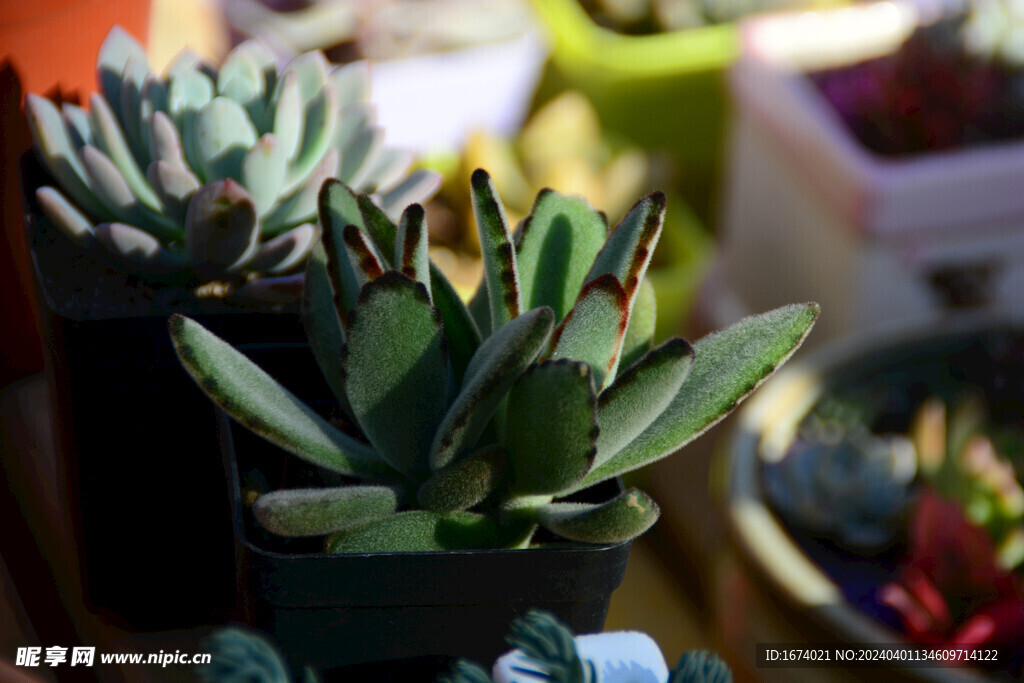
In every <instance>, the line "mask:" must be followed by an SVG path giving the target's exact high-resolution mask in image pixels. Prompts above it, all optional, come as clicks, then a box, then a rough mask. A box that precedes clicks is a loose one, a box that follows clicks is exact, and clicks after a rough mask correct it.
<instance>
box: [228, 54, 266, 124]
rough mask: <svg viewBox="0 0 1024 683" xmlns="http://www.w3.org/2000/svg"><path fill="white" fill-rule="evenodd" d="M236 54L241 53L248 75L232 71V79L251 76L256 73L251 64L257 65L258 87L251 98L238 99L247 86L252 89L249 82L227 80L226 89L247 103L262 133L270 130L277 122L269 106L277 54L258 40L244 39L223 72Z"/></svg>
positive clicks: (240, 67)
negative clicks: (243, 83)
mask: <svg viewBox="0 0 1024 683" xmlns="http://www.w3.org/2000/svg"><path fill="white" fill-rule="evenodd" d="M234 55H238V56H239V58H241V59H243V60H244V62H245V65H244V66H243V65H239V66H238V67H237V68H238V69H239V70H240V71H243V72H245V76H241V75H240V74H237V73H236V74H229V76H230V78H229V79H228V80H229V81H237V80H238V79H239V78H242V79H244V80H249V79H251V78H252V74H251V72H250V71H249V69H250V68H253V67H255V69H256V71H257V73H258V76H257V78H258V80H257V82H256V83H257V85H256V88H255V91H254V93H253V94H252V95H250V96H249V99H248V100H246V101H245V102H241V101H240V100H238V98H239V97H242V96H243V95H242V92H243V89H245V90H248V86H245V85H241V84H238V83H227V84H225V89H226V90H230V91H231V92H232V93H234V95H232V97H233V99H235V100H236V101H239V103H240V104H243V106H245V108H246V111H248V112H249V116H250V117H251V118H252V121H253V124H255V126H256V129H257V130H259V131H260V133H266V132H268V131H269V130H270V126H271V124H272V123H273V122H272V121H271V117H272V116H273V111H271V110H269V109H268V106H267V93H270V92H273V91H274V89H275V87H276V85H277V62H276V59H275V57H274V54H273V53H272V52H271V51H270V50H269V49H268V48H267V47H266V46H265V45H263V43H261V42H260V41H258V40H247V41H245V42H244V43H241V44H240V45H238V46H237V47H236V48H235V49H234V50H232V51H231V53H230V54H229V55H228V58H227V59H226V60H225V65H224V66H222V67H221V71H220V72H221V73H222V74H223V73H224V70H225V67H226V66H227V62H228V61H230V60H231V59H232V57H233V56H234Z"/></svg>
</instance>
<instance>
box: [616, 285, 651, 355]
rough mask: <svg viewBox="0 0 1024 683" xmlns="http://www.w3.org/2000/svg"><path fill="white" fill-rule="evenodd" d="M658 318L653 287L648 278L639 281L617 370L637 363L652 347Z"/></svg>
mask: <svg viewBox="0 0 1024 683" xmlns="http://www.w3.org/2000/svg"><path fill="white" fill-rule="evenodd" d="M657 318H658V302H657V300H656V299H655V296H654V285H652V284H651V279H650V278H649V277H644V279H642V280H641V281H640V288H639V289H638V290H637V293H636V298H634V299H633V310H632V311H631V312H630V314H629V325H628V326H627V327H626V336H625V337H624V338H623V339H622V355H621V358H620V360H619V370H620V371H621V370H622V369H623V368H628V367H629V366H631V365H632V364H633V363H635V362H637V361H638V360H640V359H641V358H643V356H644V355H645V354H646V353H647V352H648V351H650V350H651V347H653V346H654V327H655V324H656V323H657Z"/></svg>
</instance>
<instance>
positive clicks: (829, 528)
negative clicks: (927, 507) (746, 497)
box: [763, 427, 917, 552]
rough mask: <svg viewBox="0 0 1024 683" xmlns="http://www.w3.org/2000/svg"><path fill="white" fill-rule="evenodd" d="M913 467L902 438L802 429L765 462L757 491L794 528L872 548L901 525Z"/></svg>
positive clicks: (908, 445)
mask: <svg viewBox="0 0 1024 683" xmlns="http://www.w3.org/2000/svg"><path fill="white" fill-rule="evenodd" d="M916 465H917V461H916V457H915V453H914V446H913V444H912V443H911V442H910V440H909V439H908V438H906V437H904V436H900V435H892V434H886V435H880V436H879V435H875V434H871V433H870V432H868V430H867V429H866V428H863V427H862V428H860V429H851V430H828V431H826V430H818V431H815V430H808V429H806V428H805V429H803V430H802V434H801V437H800V438H799V439H797V440H796V441H795V442H794V443H793V444H792V445H791V446H790V448H789V449H788V451H787V452H786V454H785V457H783V458H782V459H781V460H779V461H778V462H772V463H768V464H766V465H765V467H764V470H763V476H764V489H765V494H766V496H767V497H768V500H770V501H771V503H772V505H773V507H774V508H775V509H776V510H777V511H778V512H779V514H780V515H781V516H782V517H783V518H785V519H786V521H787V522H788V523H789V524H791V525H792V526H793V527H794V528H800V529H803V530H805V531H809V532H811V533H814V534H816V535H820V536H823V537H826V538H831V539H833V540H834V541H836V543H838V544H839V545H841V546H844V547H846V548H850V549H851V550H855V551H858V552H877V551H879V550H882V549H884V548H886V547H887V546H889V545H890V544H891V543H892V542H893V541H895V540H896V538H897V537H898V536H899V534H900V533H901V532H902V531H903V529H904V528H905V526H906V518H907V513H908V511H909V508H910V505H911V504H912V503H913V501H914V492H913V488H912V484H913V483H914V478H915V475H916V473H917V466H916Z"/></svg>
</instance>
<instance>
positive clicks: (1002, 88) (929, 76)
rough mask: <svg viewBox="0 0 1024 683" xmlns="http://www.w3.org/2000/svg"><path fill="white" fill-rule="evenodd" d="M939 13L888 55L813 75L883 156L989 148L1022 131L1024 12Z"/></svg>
mask: <svg viewBox="0 0 1024 683" xmlns="http://www.w3.org/2000/svg"><path fill="white" fill-rule="evenodd" d="M940 9H941V10H942V11H943V12H944V13H943V14H942V15H941V16H940V17H939V18H938V19H937V20H936V21H934V22H931V23H924V24H922V25H920V26H918V27H917V28H916V29H915V30H914V31H913V32H912V33H911V34H910V35H909V36H908V37H907V38H906V40H905V41H904V42H903V43H902V44H901V45H900V46H899V47H898V49H896V50H895V51H894V52H892V53H891V54H888V55H884V56H882V57H877V58H874V59H870V60H867V61H864V62H861V63H858V64H853V65H850V66H845V67H841V68H837V69H828V70H825V71H821V72H818V73H815V74H812V75H811V77H812V81H813V82H814V83H815V85H816V86H817V87H818V88H819V89H820V90H821V92H822V94H823V95H824V96H825V98H826V99H827V100H828V101H829V103H830V104H831V105H832V106H833V108H835V110H836V111H837V112H838V113H839V115H840V116H841V117H842V118H843V120H844V122H845V123H846V125H847V127H848V128H849V129H850V130H851V132H852V133H853V134H854V135H855V136H856V137H857V138H858V139H859V140H860V141H861V143H862V144H863V145H864V146H865V147H867V148H868V149H870V150H872V151H874V152H876V153H878V154H883V155H900V154H911V153H918V152H925V151H929V150H941V149H952V148H956V147H963V146H969V145H978V144H985V143H991V142H993V141H998V140H1005V139H1010V138H1016V137H1019V136H1020V135H1021V131H1022V130H1024V70H1022V67H1024V13H1022V9H1024V6H1022V5H1021V3H1020V2H1019V1H1018V0H1006V1H1004V0H968V1H967V2H960V3H946V5H945V6H944V7H941V8H940Z"/></svg>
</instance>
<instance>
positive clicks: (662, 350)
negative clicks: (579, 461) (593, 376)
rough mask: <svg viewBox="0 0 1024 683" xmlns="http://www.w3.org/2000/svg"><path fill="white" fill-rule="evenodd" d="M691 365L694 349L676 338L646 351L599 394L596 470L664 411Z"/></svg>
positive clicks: (688, 372) (677, 391) (683, 340)
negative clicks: (646, 352)
mask: <svg viewBox="0 0 1024 683" xmlns="http://www.w3.org/2000/svg"><path fill="white" fill-rule="evenodd" d="M692 364H693V348H692V347H691V346H690V345H689V343H687V341H686V340H685V339H682V338H680V337H676V338H675V339H670V340H668V341H667V342H665V343H664V344H662V345H661V346H659V347H658V348H656V349H654V350H653V351H651V352H649V353H648V354H647V355H645V356H644V357H643V358H641V359H640V361H638V362H637V363H636V364H635V365H632V366H631V367H629V368H628V369H627V370H626V371H625V372H624V373H622V374H621V375H620V376H619V377H618V378H617V379H616V380H615V383H614V384H612V385H611V386H610V387H608V388H607V389H606V390H605V391H603V392H602V393H601V395H600V397H599V398H598V412H597V424H598V426H599V427H600V429H601V432H600V435H599V436H598V438H597V457H596V458H595V459H594V466H595V467H596V466H599V465H602V464H603V463H605V462H607V461H608V460H609V459H610V458H611V457H612V456H614V455H615V454H616V453H618V452H619V451H620V450H621V449H622V447H623V446H625V445H626V444H628V443H629V442H631V441H632V440H633V439H635V438H636V437H637V436H639V435H640V434H641V433H642V432H643V431H644V430H645V429H647V427H648V426H649V425H650V424H651V423H652V422H653V421H654V420H655V418H657V417H658V416H659V415H661V414H662V412H664V410H665V408H667V407H668V405H669V404H670V403H671V402H672V399H674V398H675V397H676V394H678V393H679V388H680V387H682V385H683V382H684V381H685V380H686V378H687V376H688V375H689V374H690V367H691V365H692Z"/></svg>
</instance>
